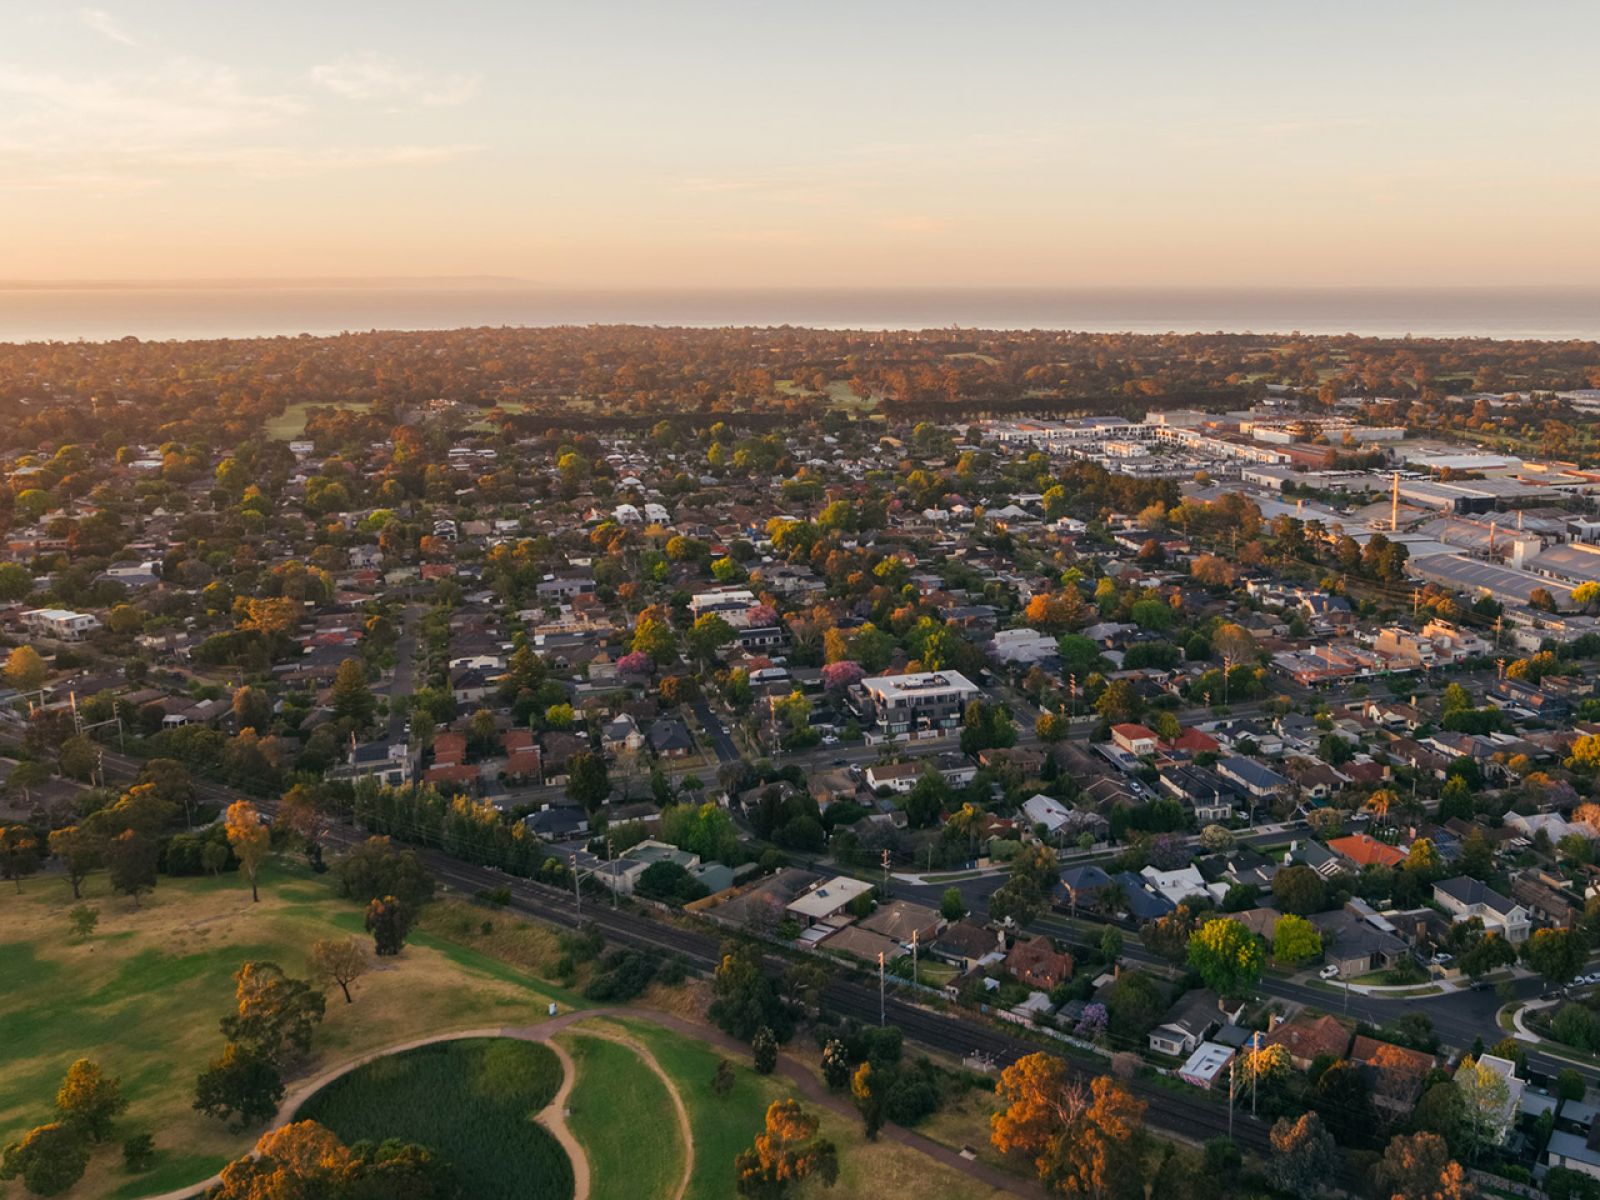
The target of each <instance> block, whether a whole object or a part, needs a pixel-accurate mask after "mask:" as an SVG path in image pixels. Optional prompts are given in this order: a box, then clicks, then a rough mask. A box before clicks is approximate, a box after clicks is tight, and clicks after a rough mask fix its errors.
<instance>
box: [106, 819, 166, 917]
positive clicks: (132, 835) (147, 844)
mask: <svg viewBox="0 0 1600 1200" xmlns="http://www.w3.org/2000/svg"><path fill="white" fill-rule="evenodd" d="M156 855H157V851H156V844H155V843H154V842H153V841H151V840H150V839H149V838H147V837H145V836H144V835H143V834H141V833H136V832H135V831H134V830H132V829H125V830H123V831H122V833H121V834H120V835H118V836H117V837H114V838H112V839H111V841H110V842H109V843H108V844H107V846H106V873H107V875H109V876H110V879H111V890H112V891H114V892H116V893H117V894H118V895H122V896H129V897H132V899H133V906H134V907H135V908H138V907H139V895H140V893H141V892H148V891H153V890H154V889H155V886H156Z"/></svg>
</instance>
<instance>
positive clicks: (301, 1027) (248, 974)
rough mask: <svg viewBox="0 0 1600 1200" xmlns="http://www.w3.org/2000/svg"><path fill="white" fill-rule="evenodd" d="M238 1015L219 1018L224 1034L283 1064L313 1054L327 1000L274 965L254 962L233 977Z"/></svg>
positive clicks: (254, 1052)
mask: <svg viewBox="0 0 1600 1200" xmlns="http://www.w3.org/2000/svg"><path fill="white" fill-rule="evenodd" d="M233 982H234V999H235V1001H236V1003H237V1011H236V1012H233V1013H230V1014H229V1015H228V1016H226V1017H223V1018H222V1022H221V1027H222V1035H223V1036H224V1037H226V1038H227V1039H228V1040H229V1041H230V1042H232V1043H234V1044H236V1045H238V1046H241V1047H243V1048H244V1049H246V1050H249V1051H250V1052H251V1053H253V1054H256V1055H258V1056H260V1057H262V1058H265V1059H266V1060H267V1061H269V1062H271V1063H274V1064H281V1063H283V1062H285V1061H286V1060H288V1059H291V1058H294V1057H297V1056H300V1055H304V1054H305V1053H307V1052H308V1051H309V1050H310V1049H311V1035H312V1031H313V1030H314V1029H315V1028H316V1026H317V1025H318V1024H320V1023H321V1021H322V1016H323V1012H324V1010H325V1008H326V1004H327V1002H326V1000H325V999H324V997H323V995H322V993H321V992H319V991H317V990H316V989H315V988H313V987H312V986H311V985H310V984H308V983H307V982H306V981H305V980H303V979H294V978H292V977H290V976H288V975H286V974H284V971H283V968H282V967H280V966H278V964H277V963H274V962H266V961H252V962H247V963H245V964H244V965H242V966H241V967H240V968H239V969H238V970H237V971H235V972H234V974H233Z"/></svg>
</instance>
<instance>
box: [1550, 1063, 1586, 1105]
mask: <svg viewBox="0 0 1600 1200" xmlns="http://www.w3.org/2000/svg"><path fill="white" fill-rule="evenodd" d="M1587 1090H1588V1085H1587V1084H1585V1083H1584V1080H1583V1076H1582V1075H1580V1074H1578V1072H1577V1071H1575V1070H1573V1069H1572V1068H1571V1067H1565V1068H1563V1069H1562V1071H1561V1073H1560V1074H1559V1075H1557V1076H1556V1095H1557V1096H1558V1097H1560V1098H1561V1099H1562V1100H1582V1099H1583V1096H1584V1093H1585V1092H1586V1091H1587Z"/></svg>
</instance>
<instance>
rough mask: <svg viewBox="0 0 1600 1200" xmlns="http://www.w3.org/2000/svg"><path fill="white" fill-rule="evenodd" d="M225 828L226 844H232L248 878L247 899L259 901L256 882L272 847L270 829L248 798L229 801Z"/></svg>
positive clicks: (259, 896) (240, 865)
mask: <svg viewBox="0 0 1600 1200" xmlns="http://www.w3.org/2000/svg"><path fill="white" fill-rule="evenodd" d="M225 828H226V830H227V834H228V844H229V845H230V846H232V847H233V853H234V856H235V857H236V858H238V860H239V867H240V869H241V870H243V871H244V873H245V877H246V878H247V879H249V880H250V899H251V900H252V901H259V900H260V899H261V893H260V890H259V889H258V888H257V886H256V884H257V880H258V878H259V876H260V873H261V864H262V863H263V862H264V861H265V860H266V857H267V852H268V851H269V850H270V849H271V848H272V831H271V830H269V829H268V828H267V825H266V822H264V821H263V820H262V819H261V814H260V813H259V812H257V811H256V806H255V805H254V804H251V803H250V801H248V800H235V801H234V802H233V803H232V804H230V805H228V813H227V818H226V825H225Z"/></svg>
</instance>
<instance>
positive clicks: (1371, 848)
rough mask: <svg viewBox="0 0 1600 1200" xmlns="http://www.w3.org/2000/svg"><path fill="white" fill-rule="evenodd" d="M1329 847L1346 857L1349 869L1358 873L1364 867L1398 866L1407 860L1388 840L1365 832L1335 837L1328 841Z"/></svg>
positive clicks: (1340, 855)
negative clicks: (1382, 839) (1381, 839)
mask: <svg viewBox="0 0 1600 1200" xmlns="http://www.w3.org/2000/svg"><path fill="white" fill-rule="evenodd" d="M1328 849H1329V850H1332V851H1333V852H1334V853H1335V854H1337V855H1338V856H1339V857H1340V858H1342V859H1344V860H1345V862H1346V863H1348V864H1349V869H1350V870H1351V871H1353V872H1355V873H1358V874H1359V873H1360V871H1361V869H1362V868H1363V867H1368V866H1380V867H1397V866H1399V865H1400V864H1401V863H1403V862H1405V860H1406V856H1405V855H1404V854H1402V853H1401V852H1400V851H1399V850H1397V849H1395V848H1394V847H1393V846H1391V845H1389V844H1388V843H1387V842H1380V841H1379V840H1378V839H1377V838H1375V837H1372V836H1370V835H1368V834H1365V833H1353V834H1351V835H1349V836H1348V837H1340V838H1334V839H1333V840H1332V841H1330V842H1329V843H1328Z"/></svg>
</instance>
